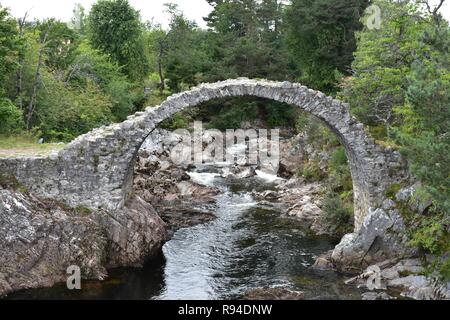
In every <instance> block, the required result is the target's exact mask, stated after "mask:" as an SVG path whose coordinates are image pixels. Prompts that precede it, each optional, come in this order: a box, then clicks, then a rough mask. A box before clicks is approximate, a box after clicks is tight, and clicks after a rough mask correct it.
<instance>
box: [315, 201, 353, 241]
mask: <svg viewBox="0 0 450 320" xmlns="http://www.w3.org/2000/svg"><path fill="white" fill-rule="evenodd" d="M322 210H323V211H324V213H325V221H326V224H327V227H328V229H329V230H330V231H331V232H332V233H333V234H336V235H339V236H341V235H344V234H346V233H349V232H351V231H352V229H353V226H352V224H353V221H352V217H353V212H352V210H351V208H350V207H348V206H346V205H345V204H344V202H343V201H342V200H341V198H340V196H339V195H338V194H336V193H328V194H327V195H326V196H325V199H324V200H323V206H322Z"/></svg>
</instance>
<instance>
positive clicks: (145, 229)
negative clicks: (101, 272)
mask: <svg viewBox="0 0 450 320" xmlns="http://www.w3.org/2000/svg"><path fill="white" fill-rule="evenodd" d="M97 220H98V221H100V223H101V225H102V226H103V227H104V228H105V230H106V234H107V239H108V246H107V266H108V267H109V268H113V267H125V266H133V267H136V266H142V265H143V264H144V262H145V260H146V259H148V258H149V257H151V256H152V255H154V254H156V253H157V252H158V250H160V249H161V247H162V245H163V244H164V242H165V241H166V240H167V226H166V224H165V222H164V221H163V220H162V219H161V218H160V216H159V215H158V213H157V212H156V211H155V209H154V208H153V206H152V205H151V204H149V203H148V202H146V201H144V200H142V199H141V198H140V197H138V196H134V197H133V198H131V199H129V200H128V201H127V203H126V204H125V207H124V208H123V209H121V210H120V211H118V212H115V213H114V215H111V214H110V213H108V212H99V213H97Z"/></svg>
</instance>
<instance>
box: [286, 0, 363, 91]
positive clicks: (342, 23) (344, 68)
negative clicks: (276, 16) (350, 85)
mask: <svg viewBox="0 0 450 320" xmlns="http://www.w3.org/2000/svg"><path fill="white" fill-rule="evenodd" d="M367 4H368V1H367V0H351V1H349V0H293V1H292V5H291V6H289V7H288V9H287V10H286V20H287V37H288V45H289V49H290V51H291V54H292V56H293V57H295V63H296V66H297V68H298V70H299V73H300V76H299V77H298V80H300V81H301V82H303V83H305V84H306V85H308V86H310V87H312V88H314V89H319V90H322V91H324V92H326V93H333V92H335V91H336V89H337V84H338V80H339V78H340V76H341V74H345V75H347V74H349V69H350V64H351V62H352V60H353V51H354V50H355V49H356V39H355V36H354V33H355V31H357V30H360V29H361V28H362V24H361V23H360V21H359V18H360V16H361V14H362V12H363V10H364V9H365V8H366V6H367Z"/></svg>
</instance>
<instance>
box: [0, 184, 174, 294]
mask: <svg viewBox="0 0 450 320" xmlns="http://www.w3.org/2000/svg"><path fill="white" fill-rule="evenodd" d="M0 186H1V188H0V253H1V254H0V296H3V295H6V294H8V293H11V292H14V291H18V290H23V289H30V288H40V287H50V286H53V285H54V284H56V283H59V282H65V281H66V279H67V277H68V274H67V268H68V267H69V266H77V267H79V268H80V271H81V277H82V279H97V280H103V279H105V278H106V277H107V274H108V273H107V269H109V268H115V267H123V266H142V265H143V263H144V262H145V261H146V260H147V259H149V258H150V257H152V255H153V254H155V253H157V252H158V251H159V250H160V248H161V246H162V245H163V244H164V242H165V241H166V240H167V231H166V228H167V227H166V224H165V223H164V222H163V220H161V218H160V217H159V215H158V214H157V213H156V211H155V210H154V209H153V207H152V206H151V205H150V204H149V203H147V202H145V201H143V200H142V199H140V198H139V197H138V196H134V197H132V198H131V199H129V200H128V202H127V203H126V205H125V207H124V208H123V209H121V210H120V212H117V214H116V215H115V216H114V218H113V217H112V216H111V215H110V214H109V213H108V212H106V211H103V210H98V211H92V210H90V209H88V208H83V207H77V208H70V207H68V206H67V205H65V204H63V203H59V202H56V201H53V200H46V199H40V198H37V197H35V196H33V195H32V194H30V193H28V192H27V191H26V190H24V189H23V188H21V187H20V186H18V185H17V184H15V183H12V184H11V183H5V179H3V180H2V183H1V185H0Z"/></svg>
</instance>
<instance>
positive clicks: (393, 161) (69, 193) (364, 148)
mask: <svg viewBox="0 0 450 320" xmlns="http://www.w3.org/2000/svg"><path fill="white" fill-rule="evenodd" d="M239 96H253V97H260V98H267V99H271V100H275V101H279V102H285V103H288V104H291V105H294V106H297V107H299V108H300V109H302V110H304V111H305V112H308V113H309V114H311V115H313V116H315V117H317V118H319V119H320V120H322V121H323V122H324V123H325V124H326V125H327V126H328V127H329V128H330V129H331V130H332V131H333V132H334V133H335V134H336V135H337V137H338V139H339V141H340V142H341V143H342V145H343V146H344V147H345V151H346V154H347V157H348V160H349V164H350V170H351V174H352V179H353V186H354V203H355V231H358V230H359V229H360V228H361V226H362V224H363V221H364V218H365V217H366V215H367V214H368V212H369V209H370V208H377V207H379V206H380V205H381V203H382V201H383V200H384V196H383V192H384V190H385V189H386V187H388V186H389V185H390V184H392V183H393V181H395V180H396V179H397V177H396V176H395V175H396V174H397V172H399V171H400V169H399V168H400V166H401V159H400V156H399V154H398V153H396V152H392V151H391V150H385V149H383V148H381V147H380V146H378V145H377V144H375V142H374V140H373V139H372V138H371V137H369V136H368V135H367V134H366V132H365V130H364V127H363V125H362V124H360V123H358V122H357V121H356V120H355V118H353V117H352V116H351V115H350V112H349V106H348V105H347V104H345V103H342V102H340V101H338V100H335V99H333V98H331V97H328V96H326V95H324V94H323V93H321V92H318V91H314V90H311V89H308V88H307V87H305V86H302V85H300V84H295V83H289V82H273V81H267V80H250V79H246V78H239V79H235V80H227V81H223V82H218V83H212V84H202V85H200V86H198V87H196V88H193V89H192V90H190V91H186V92H183V93H180V94H175V95H173V96H171V97H169V98H168V99H167V100H166V101H165V102H164V103H162V104H161V105H160V106H156V107H149V108H147V109H146V110H145V111H143V112H138V113H136V114H134V115H132V116H130V117H128V119H127V120H126V121H124V122H122V123H118V124H112V125H110V126H107V127H102V128H98V129H95V130H93V131H91V132H89V133H87V134H85V135H82V136H80V137H78V138H77V139H76V140H74V141H73V142H72V143H70V144H69V145H68V146H67V147H66V148H65V149H63V150H61V151H60V152H58V153H57V154H53V155H51V156H49V157H45V158H24V159H5V160H2V161H0V172H7V173H10V174H12V175H14V176H15V177H16V178H17V180H18V181H19V182H20V183H21V184H23V185H24V186H25V187H27V188H28V190H29V191H30V192H31V193H33V194H36V195H38V196H43V197H46V198H53V199H57V200H60V201H63V202H65V203H67V204H68V205H70V206H74V207H75V206H85V207H88V208H92V209H98V208H104V209H106V210H107V211H109V212H111V213H113V212H115V211H118V210H120V209H121V208H123V206H124V205H125V202H126V200H127V198H128V197H129V195H130V192H131V189H132V180H133V179H132V178H133V171H134V170H133V169H134V163H135V159H136V157H137V153H138V150H139V149H140V147H141V145H142V143H143V142H144V140H145V139H146V138H147V137H148V136H149V134H150V133H151V132H152V131H153V130H154V129H155V127H156V126H157V125H158V124H159V123H161V121H163V120H165V119H167V118H169V117H171V116H172V115H173V114H175V113H176V112H179V111H182V110H184V109H186V108H189V107H193V106H196V105H199V104H201V103H203V102H206V101H209V100H212V99H219V98H226V97H239Z"/></svg>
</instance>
